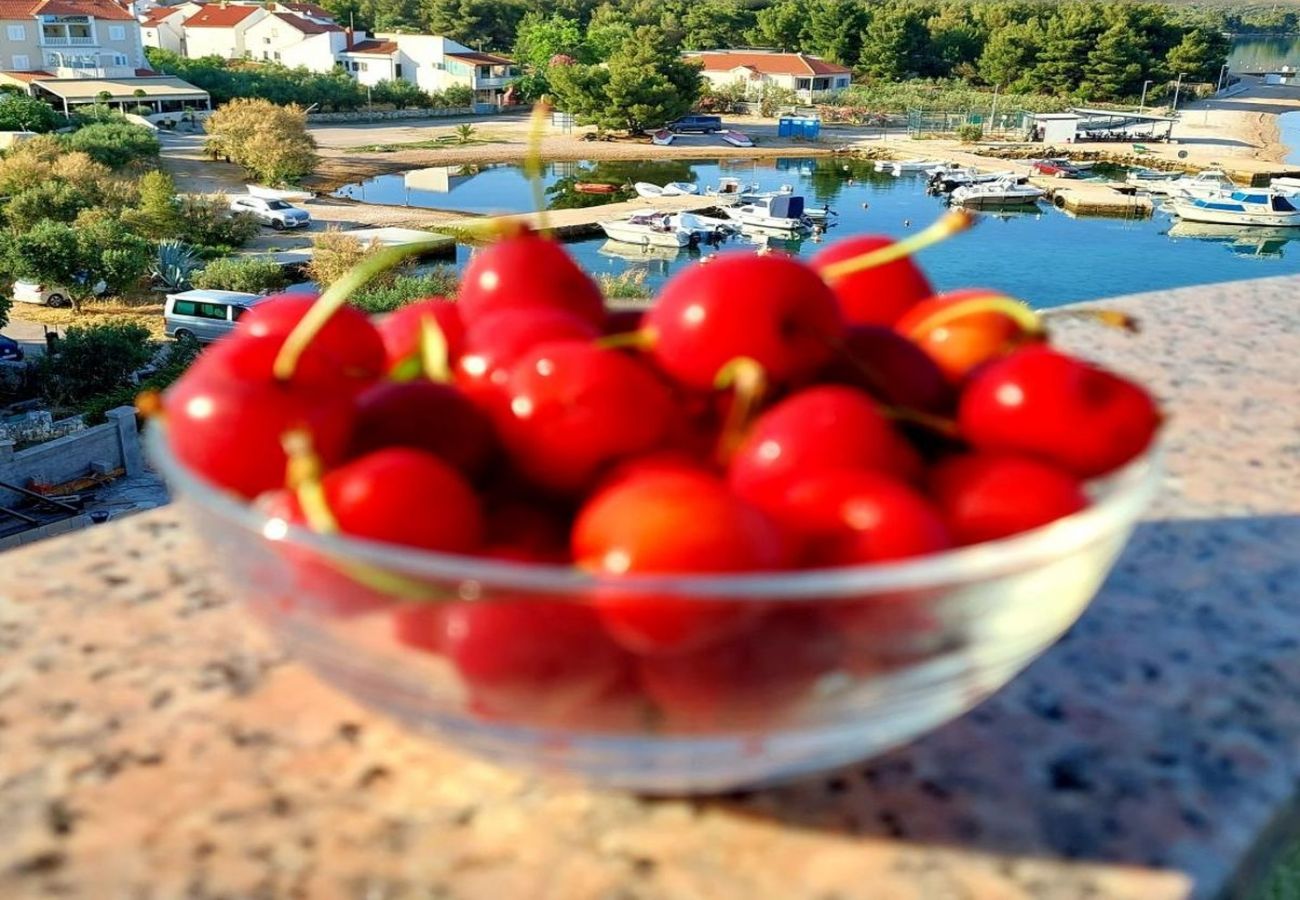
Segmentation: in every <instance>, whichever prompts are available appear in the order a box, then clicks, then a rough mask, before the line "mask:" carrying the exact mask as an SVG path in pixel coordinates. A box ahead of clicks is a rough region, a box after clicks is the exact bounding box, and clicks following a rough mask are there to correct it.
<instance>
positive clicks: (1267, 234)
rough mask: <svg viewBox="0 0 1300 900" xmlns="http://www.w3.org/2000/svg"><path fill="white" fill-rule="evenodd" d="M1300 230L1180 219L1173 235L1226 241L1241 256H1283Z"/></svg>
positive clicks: (1202, 239)
mask: <svg viewBox="0 0 1300 900" xmlns="http://www.w3.org/2000/svg"><path fill="white" fill-rule="evenodd" d="M1297 232H1300V229H1296V228H1262V227H1257V226H1247V225H1217V224H1213V223H1209V222H1183V221H1177V222H1174V224H1173V225H1171V226H1170V227H1169V236H1170V237H1173V238H1192V239H1195V240H1199V241H1211V242H1213V243H1217V244H1223V245H1224V246H1225V247H1226V248H1227V249H1228V250H1229V251H1230V252H1232V253H1236V254H1238V255H1239V256H1252V257H1261V258H1264V259H1281V258H1282V257H1283V256H1284V252H1283V251H1284V250H1285V248H1286V245H1287V244H1288V243H1290V242H1291V241H1294V240H1297V239H1300V234H1298V233H1297Z"/></svg>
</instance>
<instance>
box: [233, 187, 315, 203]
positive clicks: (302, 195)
mask: <svg viewBox="0 0 1300 900" xmlns="http://www.w3.org/2000/svg"><path fill="white" fill-rule="evenodd" d="M247 187H248V193H249V195H250V196H253V197H261V198H262V199H263V200H283V201H285V202H286V203H306V202H307V201H308V200H311V199H313V198H315V196H316V195H315V194H313V193H312V192H311V191H288V190H281V189H280V188H269V187H263V186H262V185H260V184H250V185H247Z"/></svg>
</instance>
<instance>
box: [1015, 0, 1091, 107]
mask: <svg viewBox="0 0 1300 900" xmlns="http://www.w3.org/2000/svg"><path fill="white" fill-rule="evenodd" d="M1100 25H1101V20H1100V17H1099V14H1098V12H1097V10H1095V9H1094V8H1092V7H1086V6H1073V5H1072V6H1068V7H1065V8H1063V9H1061V10H1060V11H1059V12H1058V13H1057V14H1056V15H1055V16H1053V17H1052V19H1051V20H1050V21H1049V22H1048V24H1047V32H1046V34H1044V35H1043V44H1042V50H1041V51H1040V52H1039V54H1038V60H1037V63H1036V65H1035V66H1034V70H1033V72H1032V74H1031V77H1032V79H1033V83H1034V86H1035V87H1036V88H1037V89H1039V90H1042V91H1050V92H1052V93H1055V94H1068V93H1071V92H1072V91H1074V90H1075V89H1076V88H1078V87H1079V84H1080V82H1082V80H1083V74H1084V63H1085V62H1086V60H1087V59H1088V53H1089V51H1090V50H1092V48H1093V47H1094V46H1096V42H1097V37H1098V35H1099V33H1100Z"/></svg>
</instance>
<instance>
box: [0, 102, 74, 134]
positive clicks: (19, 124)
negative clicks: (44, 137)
mask: <svg viewBox="0 0 1300 900" xmlns="http://www.w3.org/2000/svg"><path fill="white" fill-rule="evenodd" d="M65 122H66V120H65V119H64V118H63V116H61V115H59V114H58V113H56V112H55V111H54V107H52V106H50V105H49V104H48V103H46V102H45V101H43V100H37V99H36V98H35V97H28V96H25V95H23V94H10V93H6V94H3V95H0V131H35V132H40V133H45V132H48V131H53V130H54V129H56V128H59V127H61V126H62V125H64V124H65Z"/></svg>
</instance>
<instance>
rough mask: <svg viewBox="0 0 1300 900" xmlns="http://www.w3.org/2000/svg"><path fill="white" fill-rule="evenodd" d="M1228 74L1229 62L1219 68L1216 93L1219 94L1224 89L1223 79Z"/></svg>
mask: <svg viewBox="0 0 1300 900" xmlns="http://www.w3.org/2000/svg"><path fill="white" fill-rule="evenodd" d="M1227 74H1228V64H1227V63H1224V64H1223V67H1222V68H1221V69H1219V83H1218V84H1217V85H1216V86H1215V88H1214V93H1216V94H1217V93H1219V92H1220V91H1221V90H1223V79H1224V77H1225V76H1226V75H1227Z"/></svg>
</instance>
